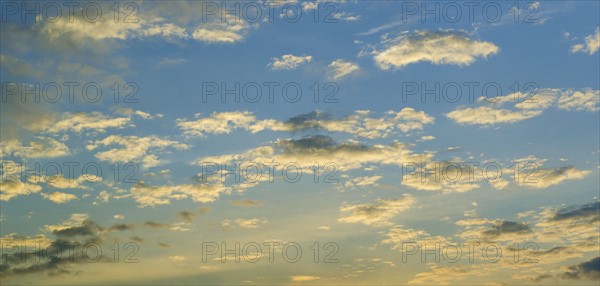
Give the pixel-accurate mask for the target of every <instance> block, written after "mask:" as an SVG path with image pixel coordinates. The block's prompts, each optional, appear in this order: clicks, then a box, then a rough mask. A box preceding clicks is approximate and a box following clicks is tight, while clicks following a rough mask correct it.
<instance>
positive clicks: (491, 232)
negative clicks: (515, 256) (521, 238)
mask: <svg viewBox="0 0 600 286" xmlns="http://www.w3.org/2000/svg"><path fill="white" fill-rule="evenodd" d="M527 233H531V228H530V227H529V226H528V225H527V224H525V223H522V222H514V221H507V220H504V221H501V222H499V223H496V224H495V225H494V226H492V228H491V229H488V230H485V231H483V232H482V234H483V235H484V236H486V237H489V238H493V237H498V236H501V235H503V234H527Z"/></svg>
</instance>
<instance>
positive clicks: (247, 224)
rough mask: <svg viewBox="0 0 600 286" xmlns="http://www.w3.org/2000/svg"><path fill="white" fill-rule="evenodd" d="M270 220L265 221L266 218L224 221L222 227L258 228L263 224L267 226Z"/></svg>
mask: <svg viewBox="0 0 600 286" xmlns="http://www.w3.org/2000/svg"><path fill="white" fill-rule="evenodd" d="M268 222H269V220H267V219H265V218H251V219H245V218H236V219H235V220H233V221H231V220H228V219H226V220H223V221H222V222H221V226H223V227H230V226H232V225H233V224H235V225H237V226H239V227H241V228H251V229H253V228H258V227H259V226H260V225H261V224H265V223H268Z"/></svg>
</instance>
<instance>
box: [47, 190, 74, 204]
mask: <svg viewBox="0 0 600 286" xmlns="http://www.w3.org/2000/svg"><path fill="white" fill-rule="evenodd" d="M42 197H44V198H45V199H48V200H50V201H53V202H55V203H57V204H64V203H67V202H70V201H72V200H76V199H77V196H75V195H73V194H67V193H61V192H52V193H43V194H42Z"/></svg>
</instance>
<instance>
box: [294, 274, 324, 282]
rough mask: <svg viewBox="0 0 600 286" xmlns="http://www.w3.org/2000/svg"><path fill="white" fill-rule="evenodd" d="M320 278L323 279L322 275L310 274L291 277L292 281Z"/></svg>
mask: <svg viewBox="0 0 600 286" xmlns="http://www.w3.org/2000/svg"><path fill="white" fill-rule="evenodd" d="M319 279H321V277H318V276H308V275H297V276H291V277H290V281H292V282H308V281H316V280H319Z"/></svg>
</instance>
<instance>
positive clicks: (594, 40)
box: [571, 27, 600, 55]
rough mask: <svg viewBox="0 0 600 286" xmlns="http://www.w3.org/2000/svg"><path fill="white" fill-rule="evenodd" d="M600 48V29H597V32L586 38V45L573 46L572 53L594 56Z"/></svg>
mask: <svg viewBox="0 0 600 286" xmlns="http://www.w3.org/2000/svg"><path fill="white" fill-rule="evenodd" d="M599 48H600V27H598V28H596V32H595V33H594V34H591V35H589V36H586V37H585V43H583V44H575V45H573V46H571V53H577V52H581V53H588V54H590V55H593V54H594V53H596V52H597V51H598V49H599Z"/></svg>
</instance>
